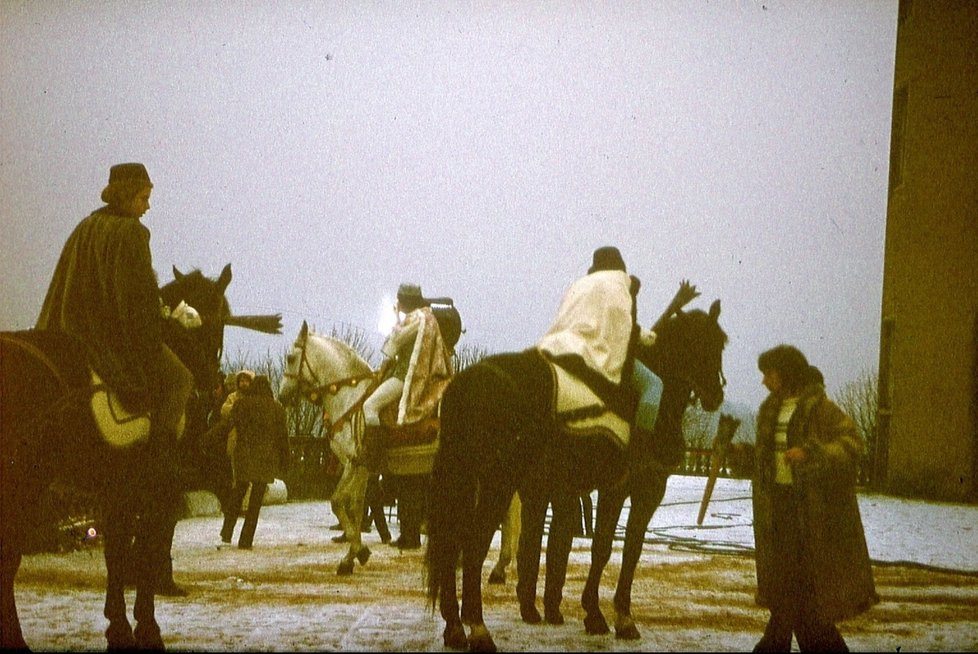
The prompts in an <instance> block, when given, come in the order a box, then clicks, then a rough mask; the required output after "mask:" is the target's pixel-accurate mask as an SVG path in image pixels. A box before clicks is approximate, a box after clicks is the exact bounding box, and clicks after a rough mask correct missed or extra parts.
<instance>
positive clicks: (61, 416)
mask: <svg viewBox="0 0 978 654" xmlns="http://www.w3.org/2000/svg"><path fill="white" fill-rule="evenodd" d="M174 273H175V276H176V279H175V280H174V281H173V282H172V283H171V284H167V285H166V286H164V287H163V288H161V289H160V292H161V297H162V298H164V301H165V302H167V303H168V305H169V303H171V302H174V301H176V303H179V301H180V300H183V301H185V302H186V303H187V304H189V305H190V306H193V307H194V308H196V309H198V313H199V316H200V319H201V324H200V327H199V328H197V329H196V330H194V331H192V332H190V333H189V334H187V333H184V332H182V331H180V330H181V329H182V328H176V329H175V328H174V327H173V326H172V325H170V324H169V321H167V324H166V326H165V327H164V341H165V342H166V343H167V344H168V345H169V346H170V347H171V349H172V350H173V351H174V352H175V353H176V354H177V356H178V357H180V358H181V361H183V362H184V364H185V365H186V366H187V367H188V369H189V370H190V371H191V372H192V373H193V375H194V378H195V380H197V383H204V384H206V383H207V380H210V379H212V378H216V374H217V370H218V368H219V363H220V354H221V351H220V347H221V344H222V343H223V327H224V325H226V324H232V323H233V322H234V320H235V319H234V318H233V316H231V315H230V311H229V310H228V308H227V307H228V305H227V300H226V299H225V298H224V290H225V289H226V287H227V285H228V284H229V283H230V281H231V268H230V264H228V265H227V266H225V268H224V270H223V271H222V273H221V275H220V277H219V279H217V280H212V279H209V278H206V277H204V276H203V275H202V274H201V273H200V272H199V271H194V272H192V273H190V274H188V275H185V276H184V275H180V274H179V273H178V271H177V270H176V268H175V267H174ZM195 305H196V306H195ZM170 306H175V304H173V305H170ZM276 320H277V321H278V322H279V323H280V320H281V317H280V316H266V317H263V318H257V317H244V320H243V321H242V322H244V323H246V324H247V323H248V322H249V321H253V322H254V324H256V325H259V326H263V327H264V328H269V327H270V326H271V325H273V324H274V323H275V322H276ZM263 330H264V329H263ZM0 388H2V389H3V393H2V394H0V415H2V416H3V420H0V449H2V476H0V487H2V488H0V492H2V503H0V520H2V522H0V648H2V649H27V643H26V641H25V640H24V637H23V633H22V630H21V626H20V620H19V618H18V615H17V606H16V602H15V599H14V579H15V577H16V574H17V570H18V569H19V567H20V563H21V559H22V557H23V548H24V541H25V535H26V533H27V531H28V530H29V529H30V528H31V527H32V523H33V522H35V521H36V520H37V514H38V509H39V506H38V504H39V502H38V500H39V498H40V497H41V495H42V493H43V492H44V491H45V490H46V489H47V488H48V487H50V486H51V485H52V484H54V483H60V484H64V485H66V486H68V487H71V488H75V489H78V490H80V491H82V492H89V493H96V494H97V495H98V500H99V502H98V503H99V510H100V520H99V523H100V524H99V527H100V530H101V532H102V535H103V536H104V539H105V564H106V572H107V576H106V594H105V607H104V615H105V617H106V618H107V619H108V621H109V626H108V628H107V629H106V632H105V635H106V639H107V641H108V646H109V649H129V648H133V647H136V646H138V647H143V648H151V649H160V648H162V647H163V639H162V635H161V634H160V628H159V624H158V623H157V621H156V617H155V594H156V585H157V582H158V579H159V576H160V570H161V569H162V568H163V566H165V564H166V558H167V557H168V554H169V540H168V538H167V530H168V529H169V530H170V531H171V532H172V520H173V519H174V518H173V514H174V506H173V502H174V499H175V498H178V493H179V491H180V490H181V489H180V488H179V486H178V484H177V480H176V479H175V478H174V474H173V471H174V470H175V468H176V466H175V462H174V459H175V457H176V453H175V451H174V449H175V448H174V447H173V443H172V441H168V442H166V443H164V442H162V439H154V438H152V437H150V438H149V439H148V440H147V441H145V442H140V443H136V444H133V445H130V446H126V447H119V446H110V445H109V444H108V443H107V442H106V441H105V440H104V439H103V438H102V436H101V434H100V433H99V429H98V427H97V426H96V424H95V420H94V418H93V415H92V410H91V408H90V406H89V402H90V399H91V397H92V394H93V386H92V381H91V377H90V370H89V368H88V364H87V361H86V357H85V354H84V349H83V347H82V344H81V343H79V342H78V340H77V339H75V338H73V337H72V336H70V335H68V334H65V333H63V332H58V331H52V330H36V329H32V330H24V331H19V332H2V333H0ZM188 427H189V425H188ZM130 542H132V547H130V545H129V544H130ZM131 558H136V559H137V560H138V561H140V562H142V563H143V565H140V566H139V567H138V569H137V578H136V602H135V606H134V609H133V617H134V619H135V621H136V627H135V630H134V629H133V628H132V625H131V624H130V622H129V620H128V617H127V614H126V610H127V609H126V600H125V592H124V587H125V572H126V570H127V569H129V568H130V559H131Z"/></svg>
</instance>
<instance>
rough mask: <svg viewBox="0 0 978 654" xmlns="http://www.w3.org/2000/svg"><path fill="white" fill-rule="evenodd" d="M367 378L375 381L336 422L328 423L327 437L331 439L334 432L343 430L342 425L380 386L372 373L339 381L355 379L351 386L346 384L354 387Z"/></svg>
mask: <svg viewBox="0 0 978 654" xmlns="http://www.w3.org/2000/svg"><path fill="white" fill-rule="evenodd" d="M368 378H369V379H374V380H375V383H373V384H371V385H370V386H369V387H368V388H367V390H366V392H364V394H363V395H361V396H360V398H359V399H358V400H357V401H356V402H354V403H353V404H351V405H350V408H348V409H347V410H346V411H344V412H343V415H341V416H340V417H339V418H337V419H336V420H333V421H332V422H331V423H330V425H329V429H328V430H327V432H326V435H327V437H329V438H332V437H333V436H335V435H336V432H338V431H339V430H340V429H342V428H343V425H344V424H346V422H347V421H348V420H350V419H351V418H352V417H353V416H354V415H355V414H356V412H357V411H359V410H360V409H361V408H363V403H364V402H366V401H367V398H368V397H370V394H371V393H373V392H374V389H376V388H377V386H379V385H380V383H379V380H378V379H377V377H376V375H374V374H373V373H370V374H364V375H357V377H349V378H347V380H341V381H348V380H349V379H356V380H357V381H356V382H353V383H352V384H348V385H350V386H356V385H357V384H359V383H360V382H361V381H363V380H364V379H368ZM337 383H338V382H337ZM331 386H332V384H331ZM336 390H339V389H338V388H337V389H336ZM335 392H336V391H333V393H334V394H335Z"/></svg>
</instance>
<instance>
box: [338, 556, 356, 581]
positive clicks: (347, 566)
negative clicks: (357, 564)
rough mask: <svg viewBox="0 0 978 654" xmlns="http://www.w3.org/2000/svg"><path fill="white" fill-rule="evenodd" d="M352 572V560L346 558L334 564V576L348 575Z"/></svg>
mask: <svg viewBox="0 0 978 654" xmlns="http://www.w3.org/2000/svg"><path fill="white" fill-rule="evenodd" d="M352 574H353V561H352V560H350V561H347V560H346V559H344V560H342V561H340V564H339V565H338V566H336V576H338V577H348V576H350V575H352Z"/></svg>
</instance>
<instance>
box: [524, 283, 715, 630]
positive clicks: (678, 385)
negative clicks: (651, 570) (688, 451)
mask: <svg viewBox="0 0 978 654" xmlns="http://www.w3.org/2000/svg"><path fill="white" fill-rule="evenodd" d="M719 315H720V304H719V301H717V302H714V303H713V305H712V306H711V307H710V311H709V313H708V314H704V313H703V312H702V311H690V312H688V313H681V312H680V313H677V314H676V315H675V316H673V317H672V318H671V319H669V320H667V321H666V322H665V323H663V324H662V325H661V326H660V327H658V328H657V333H658V338H657V339H656V345H655V347H653V348H651V349H649V350H647V351H644V352H643V351H639V359H640V360H641V361H642V363H644V364H645V365H646V366H647V367H648V368H649V369H650V370H652V371H653V372H654V373H656V375H657V376H658V377H659V378H660V379H661V380H662V396H661V398H660V400H659V406H658V412H657V415H656V420H655V426H654V428H653V431H652V433H648V434H643V433H640V432H634V433H633V441H632V443H631V444H630V447H629V452H628V458H627V474H626V475H625V476H624V477H623V478H622V479H619V480H615V481H610V482H605V483H602V484H599V486H598V502H597V521H596V525H595V529H594V537H593V539H592V541H591V566H590V569H589V572H588V579H587V582H586V584H585V586H584V591H583V593H582V597H581V605H582V606H583V607H584V610H585V613H586V615H585V620H584V626H585V630H586V631H587V633H589V634H606V633H608V632H609V629H608V623H607V621H606V620H605V618H604V616H603V614H602V613H601V609H600V606H599V603H598V587H599V585H600V582H601V575H602V573H603V571H604V568H605V566H606V565H607V563H608V560H609V559H610V558H611V549H612V541H613V539H614V536H615V532H616V530H617V527H618V519H619V516H620V515H621V511H622V507H623V506H624V504H625V500H626V499H628V498H631V504H630V507H629V511H628V521H627V523H626V527H625V543H624V548H623V551H622V562H621V568H620V570H619V573H618V584H617V589H616V592H615V596H614V607H615V612H616V616H617V617H616V622H615V633H616V635H617V637H619V638H626V639H638V638H639V632H638V629H637V628H636V626H635V623H634V620H633V619H632V617H631V592H632V582H633V581H634V579H635V570H636V567H637V565H638V561H639V559H640V558H641V555H642V547H643V545H644V543H645V532H646V529H647V527H648V524H649V521H650V520H651V519H652V515H653V514H654V513H655V510H656V509H657V508H659V504H661V502H662V498H663V496H664V495H665V491H666V482H667V481H668V478H669V474H670V473H671V471H672V470H673V469H675V466H676V464H677V463H678V460H676V456H677V455H680V454H681V452H682V451H683V449H685V440H684V438H683V434H682V422H683V414H684V413H685V411H686V408H687V407H689V406H690V405H691V404H692V403H694V402H695V401H697V399H698V400H699V402H700V405H701V406H702V407H703V409H704V410H706V411H716V410H717V409H718V408H719V407H720V405H721V403H722V402H723V385H724V380H723V377H722V365H721V354H722V352H723V349H724V346H725V345H726V342H727V336H726V334H724V333H723V331H722V330H720V329H719V327H718V326H717V327H715V328H714V327H712V325H713V324H715V323H716V321H717V319H718V318H719ZM690 352H697V353H699V354H698V355H696V356H690V355H689V354H688V353H690ZM566 499H567V498H553V501H554V506H555V509H554V519H553V521H552V523H551V527H550V536H549V538H548V540H547V576H546V588H545V591H544V615H545V618H546V620H547V622H549V623H551V624H561V623H562V622H563V616H562V615H561V613H560V602H561V591H562V589H563V584H564V580H565V578H566V574H567V560H568V554H569V552H570V546H571V541H572V539H573V531H574V527H575V524H574V523H570V522H568V519H567V517H566V516H567V513H568V512H567V510H566V509H565V510H563V511H558V510H557V507H563V505H564V504H566V503H567V501H566ZM570 500H571V510H573V501H574V500H576V497H571V498H570ZM539 504H540V502H539V501H538V502H537V506H536V507H534V508H535V509H536V514H535V515H531V516H527V515H526V514H524V520H525V521H526V520H534V521H535V524H539V525H540V529H539V530H538V531H540V532H542V525H543V521H544V516H543V513H544V512H545V510H546V505H545V504H543V505H542V506H540V505H539ZM525 506H526V502H525V500H524V507H525ZM571 515H573V514H571ZM524 533H525V532H524ZM536 538H537V540H536V541H535V543H533V542H527V543H525V544H524V543H523V542H522V541H521V543H520V547H519V550H518V552H519V553H520V555H521V558H520V563H519V570H520V582H519V583H520V590H521V595H520V612H521V615H522V616H523V618H524V620H526V621H528V622H539V621H540V617H539V613H537V611H536V608H535V606H534V600H535V597H534V595H535V590H536V577H535V576H533V578H532V579H529V580H524V578H523V575H524V571H526V574H527V575H531V574H533V573H534V572H535V571H536V569H537V568H539V563H536V562H535V561H533V560H532V559H533V558H534V557H535V558H536V560H537V561H538V560H539V552H540V539H539V538H540V537H539V536H536ZM534 545H535V547H536V549H535V550H534V549H533V548H534ZM524 552H526V560H524V558H523V553H524ZM534 563H536V566H535V567H534ZM527 618H530V619H529V620H527Z"/></svg>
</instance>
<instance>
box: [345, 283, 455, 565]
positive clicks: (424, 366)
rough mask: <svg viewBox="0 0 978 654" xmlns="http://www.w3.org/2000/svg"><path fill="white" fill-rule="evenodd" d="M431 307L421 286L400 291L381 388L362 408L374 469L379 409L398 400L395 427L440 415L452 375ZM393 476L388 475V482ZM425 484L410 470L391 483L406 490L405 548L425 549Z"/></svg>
mask: <svg viewBox="0 0 978 654" xmlns="http://www.w3.org/2000/svg"><path fill="white" fill-rule="evenodd" d="M430 304H431V300H428V299H426V298H425V297H424V296H423V295H422V294H421V287H420V286H417V285H415V284H401V286H400V287H399V288H398V290H397V311H398V316H399V318H400V316H402V315H403V318H400V319H399V321H398V323H397V324H396V325H395V326H394V329H393V331H391V333H390V335H389V336H388V337H387V340H386V341H385V342H384V345H383V348H382V352H383V353H384V355H385V357H386V358H385V359H384V362H383V364H382V365H381V368H380V372H379V378H380V380H381V381H380V384H379V385H378V386H377V388H376V389H374V391H373V392H372V393H371V394H370V396H369V397H368V398H367V400H366V401H365V402H364V404H363V414H364V421H365V423H366V431H365V433H364V449H365V457H364V458H365V459H366V464H367V466H368V467H370V468H371V469H373V470H378V469H380V468H382V467H383V460H382V459H383V457H384V452H383V448H382V447H381V446H380V443H381V442H382V438H383V436H382V431H383V427H382V422H381V411H382V410H384V408H385V407H389V406H390V405H392V404H394V403H395V402H396V403H397V417H396V418H395V419H394V422H395V424H396V425H398V426H410V425H416V424H418V423H421V422H423V421H424V420H425V419H427V418H430V417H431V416H433V415H434V414H435V413H436V412H437V408H438V403H439V402H440V401H441V396H442V393H444V391H445V387H446V386H447V385H448V382H449V381H450V379H451V377H452V373H453V366H452V361H451V352H450V350H449V349H448V347H447V346H446V344H445V342H444V340H443V338H442V334H441V330H440V328H439V326H438V320H437V319H436V317H435V314H434V312H433V311H432V309H431V306H430ZM389 477H390V475H385V479H387V478H389ZM424 480H425V475H423V474H409V473H408V472H407V471H402V474H398V475H396V477H395V478H394V479H392V481H394V482H395V485H398V486H401V488H402V490H403V491H404V492H402V493H401V504H400V505H399V507H398V518H399V520H400V523H401V536H400V537H399V538H398V541H397V544H398V545H399V546H400V547H402V548H406V549H413V548H415V547H420V545H421V542H420V524H421V519H422V513H423V511H424V508H423V501H424V500H423V482H424ZM404 500H407V501H406V502H405V501H404ZM405 504H406V505H407V506H405Z"/></svg>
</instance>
